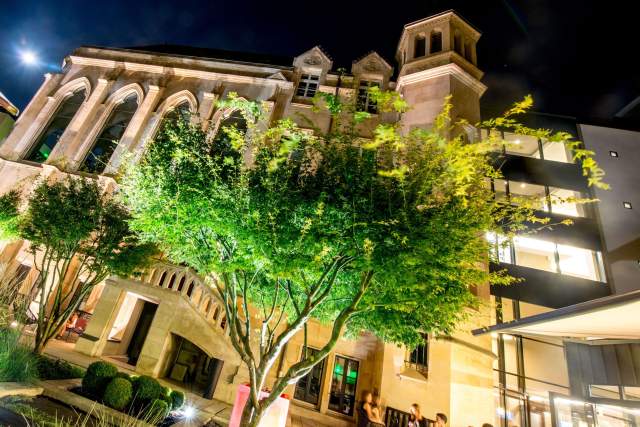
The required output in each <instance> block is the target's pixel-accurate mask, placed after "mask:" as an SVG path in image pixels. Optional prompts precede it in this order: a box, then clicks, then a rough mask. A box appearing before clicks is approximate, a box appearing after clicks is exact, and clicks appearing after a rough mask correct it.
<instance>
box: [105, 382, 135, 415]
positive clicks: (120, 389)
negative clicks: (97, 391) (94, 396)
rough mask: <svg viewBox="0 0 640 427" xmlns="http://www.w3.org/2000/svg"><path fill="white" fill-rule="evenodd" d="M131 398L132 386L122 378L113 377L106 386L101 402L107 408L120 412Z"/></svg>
mask: <svg viewBox="0 0 640 427" xmlns="http://www.w3.org/2000/svg"><path fill="white" fill-rule="evenodd" d="M132 397H133V385H131V382H130V381H129V380H127V379H124V378H119V377H115V378H114V379H112V380H111V382H110V383H109V384H108V385H107V388H106V389H105V391H104V397H103V398H102V400H103V401H104V403H105V404H106V405H107V406H110V407H112V408H113V409H117V410H118V411H122V410H123V409H125V408H126V407H127V405H128V404H129V402H131V398H132Z"/></svg>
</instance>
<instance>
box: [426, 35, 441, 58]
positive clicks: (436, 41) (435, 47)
mask: <svg viewBox="0 0 640 427" xmlns="http://www.w3.org/2000/svg"><path fill="white" fill-rule="evenodd" d="M430 42H431V44H430V45H429V46H430V47H431V48H430V49H429V53H437V52H440V51H441V50H442V32H441V31H436V30H433V31H431V37H430Z"/></svg>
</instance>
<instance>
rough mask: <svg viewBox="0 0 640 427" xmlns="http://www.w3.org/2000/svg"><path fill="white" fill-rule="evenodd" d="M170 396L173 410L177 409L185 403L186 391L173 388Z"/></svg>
mask: <svg viewBox="0 0 640 427" xmlns="http://www.w3.org/2000/svg"><path fill="white" fill-rule="evenodd" d="M169 397H170V398H171V410H173V411H175V410H176V409H180V408H182V406H183V405H184V400H185V398H184V393H183V392H181V391H179V390H173V391H172V392H171V393H170V394H169Z"/></svg>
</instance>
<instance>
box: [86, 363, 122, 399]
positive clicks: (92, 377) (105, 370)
mask: <svg viewBox="0 0 640 427" xmlns="http://www.w3.org/2000/svg"><path fill="white" fill-rule="evenodd" d="M117 374H118V369H117V368H116V367H115V366H114V365H112V364H111V363H107V362H93V363H92V364H91V365H89V367H88V368H87V373H86V374H85V375H84V377H83V378H82V390H83V391H85V392H86V393H88V394H90V395H92V396H94V397H96V398H101V397H102V396H103V395H104V390H105V388H107V384H109V382H111V380H112V379H113V378H114V377H115V376H116V375H117Z"/></svg>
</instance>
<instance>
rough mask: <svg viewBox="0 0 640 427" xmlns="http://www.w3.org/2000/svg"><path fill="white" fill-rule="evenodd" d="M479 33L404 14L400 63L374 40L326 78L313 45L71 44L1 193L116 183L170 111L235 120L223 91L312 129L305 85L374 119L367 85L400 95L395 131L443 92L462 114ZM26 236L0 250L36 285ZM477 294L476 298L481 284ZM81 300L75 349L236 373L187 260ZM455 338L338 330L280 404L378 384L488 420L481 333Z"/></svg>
mask: <svg viewBox="0 0 640 427" xmlns="http://www.w3.org/2000/svg"><path fill="white" fill-rule="evenodd" d="M479 37H480V34H479V32H478V31H477V30H476V29H474V28H473V27H472V26H471V25H469V24H468V23H467V22H466V21H465V20H463V19H462V18H461V17H460V16H459V15H457V14H456V13H454V12H452V11H449V12H445V13H442V14H439V15H436V16H432V17H429V18H426V19H422V20H420V21H416V22H412V23H410V24H407V25H406V26H405V27H404V29H403V30H402V34H401V37H400V41H399V44H398V48H397V60H398V63H399V70H398V72H397V73H396V74H394V67H393V66H392V65H391V64H389V63H388V62H387V61H386V60H385V59H383V58H382V57H381V56H380V55H379V54H377V53H376V52H373V51H372V52H370V53H368V54H366V55H364V56H362V57H360V58H359V59H357V60H355V61H354V62H353V65H352V68H351V72H350V73H338V72H336V71H335V70H333V63H332V60H331V58H330V57H329V56H328V55H327V54H326V53H325V52H324V51H323V50H322V49H321V48H320V47H313V48H311V49H310V50H308V51H307V52H303V53H301V54H300V55H299V56H297V57H295V58H293V59H291V58H274V57H268V56H261V55H253V54H241V53H235V52H227V51H219V50H207V49H195V48H188V47H178V46H146V47H141V48H134V49H114V48H102V47H91V46H86V47H80V48H78V49H76V50H75V51H74V52H73V53H72V54H70V55H69V56H68V57H66V58H65V60H64V66H63V69H62V72H60V73H59V74H47V75H46V76H45V81H44V83H43V84H42V86H41V87H40V89H39V90H38V91H37V93H36V94H35V95H34V97H33V99H32V100H31V102H30V103H29V105H28V106H27V107H26V108H25V110H24V112H23V114H22V115H21V116H20V118H19V120H18V121H17V123H16V124H15V128H14V130H13V132H12V133H11V134H10V135H9V136H8V137H7V139H6V140H5V141H4V143H3V144H2V146H0V156H1V158H2V160H0V176H1V177H2V179H1V180H0V192H4V191H7V190H9V189H11V188H15V187H16V186H21V188H28V187H29V186H30V185H31V184H32V183H33V182H34V180H35V178H37V177H39V176H50V175H57V174H67V173H70V174H79V175H83V176H91V177H95V178H96V179H98V180H100V181H103V182H104V183H106V184H107V185H108V186H113V185H115V181H114V180H113V178H112V177H113V176H114V174H115V173H116V171H117V170H118V167H119V166H120V164H121V162H122V159H123V156H124V155H125V154H126V153H130V152H131V153H139V152H140V150H142V149H144V146H145V143H146V142H147V141H148V140H149V139H150V138H153V136H154V134H155V132H156V131H157V130H158V128H159V126H160V123H161V121H162V119H163V118H164V117H166V116H167V114H169V113H170V112H171V111H174V110H176V109H180V108H185V109H188V110H189V111H190V112H191V113H193V114H196V115H197V116H198V117H199V120H200V121H201V123H202V126H203V127H204V128H205V129H207V130H208V131H209V132H212V133H215V132H216V131H217V130H218V128H219V127H220V125H221V124H222V123H224V121H225V120H234V116H233V112H232V111H226V110H222V109H217V108H216V101H217V100H219V99H224V98H225V97H226V96H227V94H228V93H230V92H236V93H237V94H238V95H239V96H241V97H244V98H246V99H251V100H260V101H265V102H266V103H267V104H268V106H269V111H270V120H277V119H280V118H283V117H290V118H292V119H294V120H299V119H298V114H297V113H299V112H302V113H304V114H306V115H307V116H310V117H311V118H312V119H313V120H314V121H315V123H316V125H317V126H319V127H320V128H322V129H324V130H326V129H328V126H329V120H330V118H329V117H328V115H324V114H322V113H315V112H312V111H311V108H310V107H311V98H312V97H313V96H314V95H315V94H316V93H317V92H320V91H321V92H330V93H337V94H339V95H340V96H341V97H352V96H353V97H358V101H359V105H361V107H362V108H363V109H366V110H367V111H369V112H372V113H373V114H374V117H376V118H378V117H377V116H378V115H377V114H376V113H377V112H376V110H375V105H374V104H373V103H371V102H370V100H369V99H368V96H367V88H368V87H370V86H371V85H377V86H379V87H381V88H382V89H389V90H397V91H399V92H400V93H401V94H402V95H403V96H404V98H405V99H406V100H407V101H408V102H409V104H411V106H412V110H411V112H409V113H407V114H405V115H403V116H402V118H401V123H402V125H403V126H405V127H406V128H412V127H416V126H420V127H426V126H430V125H431V123H432V122H433V119H434V117H435V116H436V115H437V114H438V113H439V111H440V109H441V106H442V103H443V99H444V98H445V97H446V96H448V95H452V103H453V106H454V111H453V114H454V115H455V116H456V117H461V118H462V117H463V118H466V119H467V120H468V121H469V122H471V123H474V122H477V121H478V120H479V118H480V106H479V99H480V96H481V95H482V93H483V92H484V90H485V86H484V85H483V84H482V83H481V82H480V78H481V77H482V72H481V71H480V70H479V69H478V68H477V66H476V51H475V45H476V42H477V41H478V38H479ZM394 75H397V79H394V78H393V76H394ZM385 119H386V120H388V119H389V118H385ZM374 122H375V120H374ZM299 124H300V125H301V126H303V127H304V124H303V123H299ZM364 132H366V130H364ZM24 246H25V244H23V243H14V244H12V245H5V247H4V248H3V252H2V258H3V260H5V261H11V262H12V263H13V264H14V265H15V266H16V268H21V269H23V270H25V271H28V272H29V274H28V275H27V277H28V280H27V281H29V280H30V281H31V282H33V281H34V280H36V277H35V276H37V272H33V271H31V270H32V269H31V266H30V265H28V261H27V259H28V257H26V256H25V255H24ZM483 298H485V299H488V289H487V290H486V292H485V295H483ZM83 310H84V311H86V312H87V313H90V315H91V319H90V320H89V322H88V325H87V327H86V330H85V331H84V333H83V334H82V335H81V336H80V337H79V339H78V341H77V343H76V344H75V350H76V351H78V352H81V353H85V354H88V355H93V356H102V357H110V358H114V359H116V360H121V361H123V362H124V363H128V364H130V365H132V366H133V367H134V369H135V371H136V372H139V373H141V374H149V375H153V376H157V377H165V378H167V379H169V380H171V381H174V382H176V383H181V382H182V383H185V384H183V385H184V386H185V387H187V388H190V389H192V390H197V391H198V392H199V393H203V394H204V395H205V396H207V397H213V398H215V399H219V400H222V401H226V402H232V401H233V398H234V394H235V389H236V386H237V385H238V384H239V383H242V382H244V381H246V379H247V374H246V372H245V370H244V368H243V367H241V365H240V361H239V359H238V357H237V356H236V355H235V353H234V351H233V349H232V348H231V346H230V344H229V342H228V340H227V338H226V335H225V326H226V325H225V323H226V322H225V319H224V316H223V315H222V313H221V308H220V307H219V306H218V304H217V303H216V301H215V299H214V298H213V295H212V293H211V291H210V290H209V289H208V288H207V287H206V286H204V285H203V283H202V282H201V280H200V279H199V278H198V277H197V275H195V274H194V273H193V272H191V271H188V270H186V269H184V268H181V267H177V266H174V265H157V266H155V267H154V268H153V269H152V270H151V271H149V272H148V274H147V275H146V276H145V277H143V278H142V279H141V280H131V279H123V278H118V277H112V278H109V279H108V280H106V283H104V284H102V285H100V286H98V287H97V288H96V289H95V290H94V292H93V293H92V294H91V296H90V297H89V299H88V300H87V301H86V302H85V303H84V304H83ZM487 313H488V312H487ZM487 313H484V314H486V315H487V316H488V314H487ZM488 321H490V319H487V322H488ZM487 322H485V323H487ZM471 326H474V325H470V326H469V327H471ZM475 326H478V325H475ZM467 329H468V328H467ZM327 334H328V330H327V328H325V327H324V326H322V325H320V324H315V323H314V324H312V325H311V329H310V331H309V336H310V337H313V339H312V340H311V342H310V346H311V347H314V346H320V345H322V344H323V343H324V342H325V340H326V337H327V336H328V335H327ZM458 335H459V336H455V337H442V338H437V337H430V338H428V339H429V342H428V343H427V342H426V341H425V344H424V346H420V347H419V348H418V349H416V350H415V351H414V352H411V351H408V350H407V349H403V348H399V347H396V346H393V345H388V344H384V343H382V342H380V341H379V340H378V339H376V338H375V337H374V336H369V335H367V336H362V337H360V338H359V339H358V340H356V341H348V340H342V341H340V343H339V344H338V345H337V346H336V348H335V350H334V352H332V354H331V355H330V356H329V357H328V358H327V359H326V360H325V361H324V362H323V363H322V364H320V365H319V366H318V367H316V368H315V369H314V370H313V372H311V373H310V374H309V376H308V377H306V378H304V379H303V380H301V381H300V382H299V383H298V384H297V385H296V386H291V390H289V393H290V394H291V395H292V396H294V405H293V407H292V411H293V412H296V411H298V412H307V413H311V414H314V415H313V416H315V417H329V418H328V419H329V420H330V421H329V423H330V424H335V425H339V424H345V425H348V424H349V423H350V422H352V421H353V417H354V415H355V414H354V412H355V411H354V407H355V402H356V399H357V398H356V396H358V395H359V393H360V391H361V390H364V389H371V390H374V389H375V390H378V391H379V392H380V394H381V397H382V402H383V404H384V406H386V407H389V408H396V409H398V410H402V411H407V410H408V408H409V406H410V404H411V403H414V402H415V403H419V404H420V405H421V406H422V408H423V411H424V413H425V414H431V416H432V417H433V416H434V414H435V413H436V412H445V413H448V414H451V424H452V425H455V426H467V425H470V424H474V423H477V420H480V419H481V420H483V421H491V420H492V419H493V413H494V407H493V400H494V399H493V396H492V394H491V389H492V387H493V380H492V363H493V354H492V352H491V342H490V339H489V338H484V337H482V338H474V337H472V336H471V335H470V334H468V333H464V332H461V333H459V334H458ZM301 347H302V341H301V338H300V337H297V338H296V339H295V340H294V341H293V342H292V343H290V345H289V346H288V348H287V351H286V354H285V357H284V360H282V364H283V365H282V366H286V364H290V363H293V362H295V361H296V360H297V359H298V358H299V357H300V353H301ZM194 368H195V369H194ZM194 370H195V373H194V374H191V373H192V371H194ZM187 372H189V373H190V375H186V373H187ZM186 378H189V379H188V380H187V379H186ZM186 383H189V384H186Z"/></svg>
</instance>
